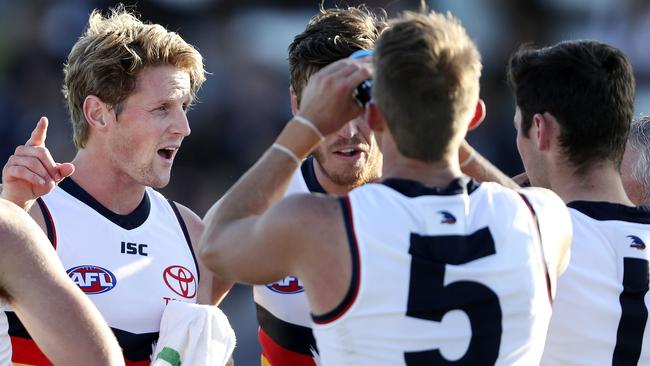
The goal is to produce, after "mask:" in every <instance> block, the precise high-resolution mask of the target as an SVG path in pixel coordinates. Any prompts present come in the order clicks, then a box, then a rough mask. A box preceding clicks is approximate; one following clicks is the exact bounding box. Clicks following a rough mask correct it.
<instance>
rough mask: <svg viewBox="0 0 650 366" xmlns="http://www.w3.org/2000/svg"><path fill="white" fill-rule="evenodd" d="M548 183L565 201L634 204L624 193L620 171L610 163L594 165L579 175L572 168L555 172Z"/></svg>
mask: <svg viewBox="0 0 650 366" xmlns="http://www.w3.org/2000/svg"><path fill="white" fill-rule="evenodd" d="M550 184H551V187H550V188H551V189H552V190H553V191H554V192H555V193H557V195H558V196H560V198H562V200H563V201H564V202H565V203H568V202H572V201H603V202H611V203H619V204H623V205H627V206H634V204H633V203H632V201H630V199H629V198H628V197H627V194H626V193H625V189H624V188H623V182H622V181H621V175H620V173H619V172H618V170H617V169H616V168H615V167H613V166H612V165H611V164H600V165H597V166H594V167H592V168H590V169H589V170H588V171H587V172H585V173H584V174H580V175H578V174H576V171H575V169H574V168H572V169H569V170H567V171H565V172H557V174H555V176H554V179H553V180H551V182H550Z"/></svg>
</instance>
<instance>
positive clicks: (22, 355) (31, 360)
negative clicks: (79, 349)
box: [10, 337, 314, 366]
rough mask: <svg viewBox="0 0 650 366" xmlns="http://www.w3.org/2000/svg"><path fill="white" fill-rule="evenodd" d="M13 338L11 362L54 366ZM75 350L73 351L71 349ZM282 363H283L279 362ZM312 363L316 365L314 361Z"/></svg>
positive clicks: (145, 365) (142, 364)
mask: <svg viewBox="0 0 650 366" xmlns="http://www.w3.org/2000/svg"><path fill="white" fill-rule="evenodd" d="M10 338H11V362H13V363H18V364H25V365H38V366H54V364H53V363H52V362H50V360H48V359H47V357H45V355H44V354H43V351H41V349H40V348H38V345H37V344H36V342H34V340H32V339H28V338H22V337H10ZM71 352H73V351H71ZM124 362H125V363H126V366H149V365H150V364H151V363H150V361H149V360H146V361H129V360H124ZM279 365H282V364H279ZM311 365H314V363H313V362H312V364H311Z"/></svg>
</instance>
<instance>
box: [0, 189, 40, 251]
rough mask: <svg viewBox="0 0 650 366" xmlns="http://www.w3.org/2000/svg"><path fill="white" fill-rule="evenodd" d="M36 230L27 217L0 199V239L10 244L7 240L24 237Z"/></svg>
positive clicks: (17, 208)
mask: <svg viewBox="0 0 650 366" xmlns="http://www.w3.org/2000/svg"><path fill="white" fill-rule="evenodd" d="M35 229H37V228H36V225H35V223H34V222H33V220H32V219H30V217H29V215H27V213H26V212H25V211H23V210H22V209H20V207H18V206H16V205H14V204H13V203H11V202H9V201H7V200H4V199H0V238H2V239H4V240H3V241H8V242H11V240H7V239H8V238H17V237H20V236H25V233H28V232H30V231H33V230H35Z"/></svg>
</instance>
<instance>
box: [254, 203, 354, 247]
mask: <svg viewBox="0 0 650 366" xmlns="http://www.w3.org/2000/svg"><path fill="white" fill-rule="evenodd" d="M341 213H342V209H341V204H340V198H336V197H331V196H326V195H320V194H318V195H316V194H294V195H291V196H289V197H286V198H285V199H283V200H281V201H280V202H278V203H277V204H276V205H275V206H274V207H273V208H272V209H271V210H270V211H269V212H267V214H266V215H265V216H267V217H270V218H272V219H273V220H274V222H276V223H277V224H278V225H281V226H289V228H293V230H292V232H295V233H297V234H304V235H308V236H310V237H313V236H315V235H319V234H327V233H328V231H329V230H331V229H332V226H333V225H332V224H334V223H337V222H340V221H341Z"/></svg>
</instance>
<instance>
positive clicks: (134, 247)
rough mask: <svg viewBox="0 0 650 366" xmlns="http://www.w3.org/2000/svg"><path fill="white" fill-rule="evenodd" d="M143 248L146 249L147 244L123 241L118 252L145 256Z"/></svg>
mask: <svg viewBox="0 0 650 366" xmlns="http://www.w3.org/2000/svg"><path fill="white" fill-rule="evenodd" d="M145 249H147V244H137V243H129V242H128V241H123V242H122V244H121V247H120V252H121V253H125V254H139V255H143V256H145V257H146V256H147V252H145Z"/></svg>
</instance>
